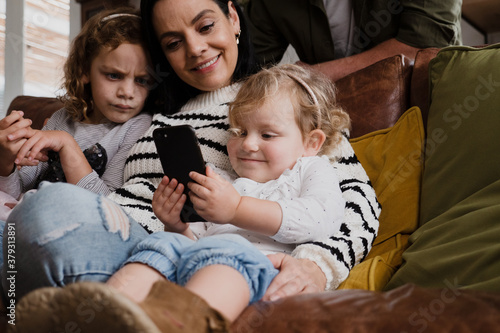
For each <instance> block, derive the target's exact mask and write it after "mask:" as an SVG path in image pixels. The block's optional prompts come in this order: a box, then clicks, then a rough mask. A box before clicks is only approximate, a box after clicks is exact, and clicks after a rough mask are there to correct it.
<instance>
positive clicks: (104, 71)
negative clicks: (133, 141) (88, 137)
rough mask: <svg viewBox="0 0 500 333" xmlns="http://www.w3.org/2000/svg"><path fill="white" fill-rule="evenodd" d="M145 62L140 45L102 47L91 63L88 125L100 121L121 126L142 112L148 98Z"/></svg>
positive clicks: (146, 62) (147, 76) (85, 78)
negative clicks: (91, 109)
mask: <svg viewBox="0 0 500 333" xmlns="http://www.w3.org/2000/svg"><path fill="white" fill-rule="evenodd" d="M147 66H148V60H147V57H146V53H145V52H144V49H143V48H142V46H141V45H137V44H128V43H127V44H121V45H120V46H118V47H117V48H116V49H114V50H110V49H109V48H103V49H102V50H101V52H99V54H98V55H97V57H95V59H94V60H93V61H92V65H91V67H90V75H89V76H88V77H84V82H85V80H86V82H85V83H90V87H91V90H92V98H93V102H94V104H93V112H92V113H91V115H90V122H91V123H94V124H96V123H100V122H101V121H102V119H103V118H107V119H108V120H110V121H112V122H115V123H124V122H126V121H127V120H129V119H130V118H132V117H134V116H136V115H137V114H138V113H139V112H141V110H142V108H143V106H144V102H145V101H146V97H147V96H148V92H149V91H148V81H149V74H148V72H147Z"/></svg>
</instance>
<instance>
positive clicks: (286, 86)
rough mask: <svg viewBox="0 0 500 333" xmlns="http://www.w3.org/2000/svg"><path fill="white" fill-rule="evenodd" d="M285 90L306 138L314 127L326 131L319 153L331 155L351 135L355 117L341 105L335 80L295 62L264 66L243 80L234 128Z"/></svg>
mask: <svg viewBox="0 0 500 333" xmlns="http://www.w3.org/2000/svg"><path fill="white" fill-rule="evenodd" d="M282 93H286V94H287V95H288V96H289V98H290V101H291V102H292V105H293V106H294V111H295V120H296V122H297V125H298V126H299V128H300V131H301V133H302V137H303V138H305V137H306V135H307V134H308V133H309V132H311V131H312V130H314V129H321V130H322V131H323V132H324V133H325V134H326V140H325V142H324V144H323V146H322V147H321V150H320V151H319V152H318V154H320V155H324V154H325V155H328V154H329V153H330V152H331V151H332V149H333V148H335V146H336V145H337V144H338V143H339V142H340V140H341V138H342V135H348V134H349V130H350V128H351V120H350V118H349V115H348V114H347V113H346V112H345V111H344V110H343V109H342V108H341V107H340V106H339V105H338V104H337V99H336V88H335V85H334V84H333V82H332V81H331V80H330V79H329V78H328V77H326V76H325V75H322V74H320V73H318V72H315V71H312V70H308V69H305V68H303V67H301V66H298V65H294V64H285V65H276V66H273V67H270V68H264V69H262V70H261V71H260V72H258V73H257V74H254V75H252V76H251V77H249V78H248V79H247V80H246V81H245V82H244V83H243V86H242V87H241V89H240V90H239V92H238V94H237V96H236V98H235V100H234V101H233V102H232V103H230V106H229V107H230V108H229V124H230V126H231V128H233V129H236V130H237V129H238V128H239V127H241V124H243V121H244V120H243V119H244V118H246V117H247V115H248V114H250V113H252V112H254V111H255V109H257V108H259V107H261V106H262V105H263V104H264V103H266V102H267V101H268V99H269V98H271V97H274V96H276V95H278V94H282ZM276 107H278V108H279V105H277V106H276Z"/></svg>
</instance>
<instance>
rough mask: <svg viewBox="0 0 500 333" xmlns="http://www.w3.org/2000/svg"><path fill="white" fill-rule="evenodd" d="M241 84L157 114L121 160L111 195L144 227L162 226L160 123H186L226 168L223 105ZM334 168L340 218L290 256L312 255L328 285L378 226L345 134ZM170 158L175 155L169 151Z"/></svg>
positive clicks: (211, 159)
mask: <svg viewBox="0 0 500 333" xmlns="http://www.w3.org/2000/svg"><path fill="white" fill-rule="evenodd" d="M239 87H240V85H239V84H234V85H231V86H228V87H225V88H222V89H220V90H217V91H214V92H209V93H204V94H201V95H199V96H197V97H196V98H194V99H192V100H190V101H189V102H188V103H186V105H184V107H183V108H182V109H181V110H180V111H179V112H177V113H175V114H173V115H168V116H165V115H161V114H156V115H154V116H153V123H152V126H151V128H150V129H149V130H148V131H147V132H146V133H145V134H144V136H143V137H142V138H141V139H139V140H138V142H137V144H136V145H135V146H134V147H133V148H132V149H131V151H130V154H129V157H128V159H127V162H126V164H125V175H124V177H125V184H124V185H123V187H122V188H120V189H118V190H117V191H116V192H114V193H112V194H110V196H109V197H110V198H111V199H112V200H114V201H115V202H117V203H119V204H120V205H122V206H123V208H124V209H125V211H126V212H127V213H128V214H129V215H130V216H131V217H132V218H134V219H135V220H136V221H137V222H139V223H140V224H141V225H142V226H143V227H144V228H145V229H146V230H147V231H149V232H157V231H162V230H163V228H164V226H163V224H162V223H161V222H160V221H159V220H158V219H157V218H156V216H155V215H154V213H153V209H152V206H151V201H152V198H153V193H154V191H155V189H156V187H157V186H158V184H159V183H160V181H161V178H162V177H163V169H162V166H161V163H160V160H159V157H158V154H157V152H156V147H155V145H154V142H153V137H152V134H153V131H154V130H155V129H156V128H159V127H165V126H173V125H181V124H189V125H191V126H192V127H193V128H194V129H195V131H196V135H197V137H198V141H199V142H200V145H201V150H202V153H203V157H204V159H205V161H206V162H208V163H212V164H214V165H215V166H217V167H219V168H221V169H223V170H231V165H230V164H229V158H228V157H227V150H226V143H227V140H228V138H229V134H228V132H227V129H228V127H229V125H228V122H227V113H228V106H227V103H228V102H230V101H232V100H233V99H234V97H235V96H236V93H237V92H238V89H239ZM331 160H332V163H333V165H334V167H335V168H336V169H337V172H338V176H339V183H340V187H341V190H342V196H343V197H344V199H345V201H346V207H345V214H344V215H345V216H344V222H343V223H342V226H341V228H340V231H339V232H338V233H337V234H335V235H334V236H333V237H330V238H328V239H322V240H318V241H316V242H310V243H306V244H303V245H299V246H298V247H297V248H296V249H295V250H294V252H293V253H292V255H293V256H295V257H298V258H307V259H310V260H313V261H314V262H315V263H316V264H317V265H318V266H319V267H320V268H321V269H322V271H323V272H324V273H325V275H326V277H327V289H335V288H337V287H338V285H339V284H340V283H341V282H342V281H344V280H345V279H346V278H347V276H348V274H349V271H350V270H351V268H352V267H353V266H354V265H355V264H357V263H359V262H360V261H361V260H362V259H363V258H364V257H365V256H366V255H367V254H368V252H369V251H370V249H371V246H372V243H373V240H374V238H375V236H376V234H377V230H378V216H379V214H380V205H379V203H378V201H377V199H376V196H375V191H374V190H373V187H372V186H371V184H370V181H369V179H368V176H367V175H366V172H365V171H364V169H363V167H362V166H361V164H360V163H359V161H358V160H357V158H356V156H355V155H354V151H353V150H352V147H351V145H350V143H349V141H348V140H347V139H344V140H343V141H342V143H341V145H340V146H339V147H338V149H337V150H336V152H335V153H334V156H332V157H331ZM172 161H173V162H175V156H172Z"/></svg>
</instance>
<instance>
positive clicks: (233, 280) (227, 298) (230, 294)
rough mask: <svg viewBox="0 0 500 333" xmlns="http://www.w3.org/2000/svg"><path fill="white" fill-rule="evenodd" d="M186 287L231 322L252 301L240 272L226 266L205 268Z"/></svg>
mask: <svg viewBox="0 0 500 333" xmlns="http://www.w3.org/2000/svg"><path fill="white" fill-rule="evenodd" d="M185 287H186V288H187V289H189V290H190V291H192V292H193V293H195V294H197V295H198V296H200V297H201V298H203V299H204V300H205V301H206V302H207V303H208V304H209V305H210V306H211V307H212V308H214V309H215V310H218V311H219V312H220V313H222V314H223V315H224V316H225V317H226V318H227V319H229V320H230V321H234V320H235V319H236V318H237V317H238V316H239V315H240V313H241V312H242V311H243V310H244V309H245V307H246V306H247V305H248V303H249V301H250V290H249V288H248V283H247V281H246V280H245V278H244V277H243V275H241V273H240V272H238V271H237V270H236V269H234V268H232V267H229V266H226V265H210V266H206V267H203V268H202V269H200V270H199V271H197V272H196V273H195V274H194V275H193V276H192V277H191V279H190V280H189V281H188V282H187V284H186V286H185Z"/></svg>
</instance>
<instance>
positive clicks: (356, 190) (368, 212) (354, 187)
mask: <svg viewBox="0 0 500 333" xmlns="http://www.w3.org/2000/svg"><path fill="white" fill-rule="evenodd" d="M337 152H338V154H336V155H337V156H340V157H339V159H338V161H336V162H334V163H333V166H334V168H335V169H336V170H337V175H338V177H339V182H340V188H341V190H342V196H343V198H344V200H345V202H346V205H345V210H344V221H343V223H342V226H341V228H340V230H339V231H338V232H337V233H336V234H334V235H333V236H332V237H329V238H324V239H320V240H318V241H314V242H309V243H306V244H303V245H299V246H298V247H297V248H296V249H295V250H294V251H293V253H292V256H294V257H295V258H298V259H309V260H312V261H313V262H315V263H316V265H318V266H319V267H320V268H321V270H322V271H323V273H324V275H325V276H326V279H327V284H326V289H335V288H337V287H338V286H339V284H340V283H341V282H342V281H344V280H345V279H346V278H347V276H348V275H349V271H350V270H351V269H352V268H353V267H354V265H356V264H358V263H359V262H360V261H361V260H363V259H364V258H365V256H366V255H367V254H368V252H369V251H370V249H371V247H372V244H373V241H374V239H375V236H376V235H377V232H378V225H379V221H378V217H379V215H380V210H381V207H380V204H379V203H378V201H377V197H376V194H375V190H374V189H373V187H372V185H371V183H370V180H369V178H368V176H367V174H366V172H365V170H364V169H363V166H362V165H361V164H360V163H359V161H358V159H357V158H356V155H355V154H354V151H353V149H352V146H351V144H350V143H349V141H348V140H347V138H343V139H342V143H341V145H340V146H339V148H338V150H337Z"/></svg>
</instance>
